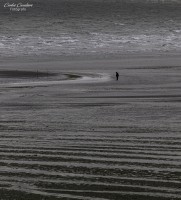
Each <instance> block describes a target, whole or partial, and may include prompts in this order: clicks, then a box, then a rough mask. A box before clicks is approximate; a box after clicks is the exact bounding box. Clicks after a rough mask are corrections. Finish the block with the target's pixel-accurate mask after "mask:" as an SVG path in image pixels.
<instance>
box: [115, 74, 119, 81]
mask: <svg viewBox="0 0 181 200" xmlns="http://www.w3.org/2000/svg"><path fill="white" fill-rule="evenodd" d="M118 79H119V73H118V72H116V80H117V81H118Z"/></svg>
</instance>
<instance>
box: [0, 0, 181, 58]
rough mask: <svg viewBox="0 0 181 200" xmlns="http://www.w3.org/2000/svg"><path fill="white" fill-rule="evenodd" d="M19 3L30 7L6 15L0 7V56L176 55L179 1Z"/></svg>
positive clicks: (180, 46) (180, 39) (180, 35)
mask: <svg viewBox="0 0 181 200" xmlns="http://www.w3.org/2000/svg"><path fill="white" fill-rule="evenodd" d="M8 2H9V3H15V4H18V3H19V1H17V0H15V1H8ZM21 2H22V3H29V4H33V7H30V8H27V9H26V11H10V8H7V7H4V5H5V4H6V3H7V1H4V0H3V1H2V2H1V3H0V30H1V31H0V56H18V55H21V56H22V55H85V54H88V55H89V54H91V55H99V54H103V55H107V54H119V53H125V52H153V51H154V52H157V51H158V52H167V51H178V52H179V51H180V50H181V28H180V24H181V14H180V11H181V3H180V1H171V0H170V1H138V0H135V1H121V0H120V1H119V0H117V1H115V0H114V1H111V0H110V1H108V0H93V1H91V0H77V1H76V0H61V1H59V0H52V1H49V0H48V1H43V0H38V1H35V0H29V1H24V0H23V1H21Z"/></svg>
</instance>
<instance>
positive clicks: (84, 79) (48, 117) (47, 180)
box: [0, 54, 181, 200]
mask: <svg viewBox="0 0 181 200" xmlns="http://www.w3.org/2000/svg"><path fill="white" fill-rule="evenodd" d="M0 69H1V70H10V71H11V70H13V71H14V70H20V71H27V70H29V71H34V72H36V71H37V70H39V71H44V72H46V71H47V70H48V72H49V73H55V74H64V75H66V76H67V75H68V76H69V77H68V78H67V80H66V81H64V80H62V79H61V78H60V77H59V76H51V77H49V78H48V79H45V78H44V77H41V78H39V80H37V81H34V80H33V81H32V78H31V76H30V77H29V78H28V81H27V80H26V83H24V82H22V80H20V81H19V82H18V81H17V79H19V78H20V77H19V74H18V75H17V74H16V73H15V74H14V75H13V76H16V77H15V78H16V84H14V83H13V82H12V78H14V77H10V78H11V82H10V83H9V82H8V80H9V79H8V77H6V78H7V80H6V82H5V83H3V84H1V86H0V106H1V119H0V163H1V170H0V194H1V195H0V196H1V199H18V200H19V199H82V200H87V199H89V200H90V199H101V200H103V199H118V200H120V199H124V200H127V199H128V200H129V199H131V200H133V199H134V200H135V199H137V200H138V199H140V200H145V199H150V200H157V199H158V200H162V199H168V200H170V199H181V192H180V185H181V181H180V180H181V168H180V166H181V135H180V131H181V123H180V116H181V104H180V102H181V92H180V91H181V73H180V72H181V58H180V57H179V56H178V55H171V54H170V55H156V56H155V55H144V56H140V55H134V56H128V55H124V56H121V57H120V58H118V57H117V58H110V59H108V58H105V59H98V58H95V59H93V58H90V59H89V58H86V59H85V58H73V60H72V61H70V59H68V58H67V59H62V58H61V59H59V58H49V60H48V58H46V60H44V58H37V60H36V58H33V59H32V58H23V59H19V60H16V59H13V58H11V60H8V59H2V62H1V66H0ZM116 71H118V72H119V74H120V79H119V81H116V80H115V72H116ZM72 76H73V80H69V79H71V78H72ZM74 76H76V77H74ZM0 79H1V78H0ZM40 83H41V84H40Z"/></svg>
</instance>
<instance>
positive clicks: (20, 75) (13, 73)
mask: <svg viewBox="0 0 181 200" xmlns="http://www.w3.org/2000/svg"><path fill="white" fill-rule="evenodd" d="M2 79H3V82H2V84H1V87H29V86H30V87H32V86H34V87H37V86H48V85H58V84H62V83H66V84H69V83H92V82H105V81H108V80H109V79H110V76H109V75H108V74H103V73H94V74H90V73H84V74H82V73H53V72H39V71H19V70H7V71H0V80H1V81H2Z"/></svg>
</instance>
